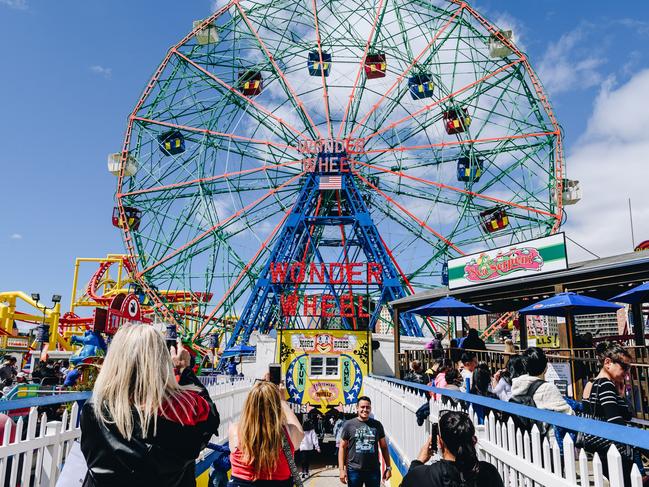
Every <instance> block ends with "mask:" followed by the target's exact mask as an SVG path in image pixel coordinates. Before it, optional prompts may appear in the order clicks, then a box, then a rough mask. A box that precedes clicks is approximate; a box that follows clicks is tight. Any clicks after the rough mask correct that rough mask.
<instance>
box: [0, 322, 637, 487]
mask: <svg viewBox="0 0 649 487" xmlns="http://www.w3.org/2000/svg"><path fill="white" fill-rule="evenodd" d="M469 338H472V334H471V333H469V334H468V336H467V340H468V339H469ZM478 339H479V337H478ZM435 340H437V342H435ZM465 343H466V340H465ZM468 343H469V346H471V347H472V346H475V345H476V342H475V337H473V339H472V340H471V341H469V342H468ZM430 349H431V350H432V351H433V354H434V355H435V356H436V360H435V363H434V364H433V365H432V366H431V367H430V368H428V369H427V370H422V369H423V367H422V365H421V363H419V362H418V361H413V362H412V363H411V364H410V372H409V374H408V375H407V377H406V380H409V381H412V382H415V383H421V384H429V385H432V386H435V387H436V388H437V389H438V390H437V391H436V392H435V393H434V394H431V395H430V397H431V398H433V399H441V400H442V402H443V403H446V404H448V403H449V402H451V403H452V404H458V403H462V405H463V406H464V407H466V408H468V406H469V404H472V406H473V410H474V412H475V413H476V415H477V416H478V420H479V422H482V421H483V420H484V418H485V416H486V415H488V414H489V412H490V409H489V408H487V407H484V406H482V405H480V404H477V403H471V398H470V397H464V398H463V397H460V396H458V395H457V394H455V395H453V396H454V397H449V396H446V395H445V394H444V390H447V391H455V392H469V393H471V394H473V395H477V396H483V397H487V398H490V399H494V400H502V401H510V402H514V403H520V404H525V405H532V406H535V407H536V408H539V409H545V410H550V411H556V412H560V413H564V414H568V415H573V414H575V411H576V410H578V411H580V413H581V414H587V415H589V416H591V417H594V418H596V419H601V420H603V421H608V422H611V423H617V424H626V423H627V422H628V421H629V420H630V419H631V410H630V408H629V406H628V404H627V402H626V401H625V398H624V381H625V377H626V375H627V373H628V371H629V367H630V360H631V357H630V355H629V353H628V352H627V351H626V350H625V349H624V348H623V347H621V346H620V345H617V344H608V343H600V344H599V345H598V346H597V353H598V357H599V361H600V364H601V369H600V372H599V374H598V375H597V376H596V377H594V378H592V380H590V381H589V382H588V384H587V385H586V387H585V389H584V400H583V401H582V402H581V403H580V404H579V407H577V406H576V405H575V402H574V401H571V400H570V399H568V398H565V397H563V396H562V395H561V393H560V391H559V390H558V389H557V387H556V386H555V385H554V384H553V383H551V382H548V381H546V380H545V378H544V374H545V372H546V369H547V365H548V359H547V357H546V355H545V353H544V351H543V350H542V349H541V348H537V347H530V348H528V349H527V350H525V351H523V352H522V353H516V351H515V350H511V351H510V352H509V355H508V360H507V361H506V366H505V367H504V368H503V369H502V370H498V371H496V372H495V373H494V374H492V371H491V370H490V369H489V367H488V366H487V365H486V364H485V363H479V362H478V360H477V357H476V354H475V352H474V351H472V350H471V349H469V348H468V347H467V348H465V349H460V354H459V359H458V360H457V361H455V360H453V359H452V358H449V356H450V354H448V355H449V356H447V354H446V353H445V352H444V349H443V346H442V341H441V337H439V336H437V337H435V339H434V341H433V344H432V347H431V348H430ZM439 352H441V353H439ZM64 366H65V364H63V363H60V364H57V363H55V362H52V363H49V362H44V363H43V365H42V366H41V367H40V368H39V370H42V373H46V374H48V375H46V376H57V377H58V378H59V379H60V377H61V375H62V374H63V371H61V368H63V367H64ZM51 371H54V374H52V372H51ZM0 380H2V381H8V380H19V373H18V372H17V370H16V368H15V361H14V360H12V359H11V358H7V360H5V361H4V363H3V366H2V367H0ZM284 398H285V391H283V390H282V386H281V385H277V384H275V383H273V382H271V381H270V375H268V376H267V377H265V378H264V379H261V380H258V381H256V382H255V384H254V386H253V387H252V388H251V390H250V392H249V394H248V396H247V398H246V400H245V403H244V405H243V410H242V414H241V416H240V419H239V421H238V422H236V423H231V424H230V425H229V430H228V439H229V441H228V444H227V445H225V446H224V445H215V444H210V443H209V440H210V438H211V437H212V436H213V435H215V434H218V427H219V423H220V417H219V412H218V409H217V405H215V404H214V402H213V401H212V400H211V398H210V396H209V394H208V392H207V390H206V388H205V387H204V386H203V385H202V383H201V382H200V381H199V379H198V378H197V377H196V376H195V374H194V372H193V368H192V360H191V356H190V354H189V353H188V352H187V350H185V349H183V348H182V345H181V344H180V343H179V344H178V347H171V349H169V348H168V346H167V344H166V343H165V341H164V339H163V337H162V335H161V334H160V333H159V332H157V331H156V330H155V329H154V328H153V327H150V326H145V325H130V326H124V327H122V328H121V329H120V330H119V331H118V332H117V333H116V334H115V336H114V338H113V341H112V345H111V347H110V349H109V351H108V353H107V355H106V357H105V360H104V363H103V366H102V368H101V371H100V373H99V375H98V377H97V380H96V383H95V387H94V390H93V396H92V399H91V400H89V401H88V402H86V403H85V405H84V406H83V408H82V412H81V420H80V422H81V440H80V450H81V452H82V454H83V456H84V458H85V461H86V464H87V471H85V472H84V479H83V485H84V486H85V487H91V486H96V487H103V486H113V485H159V486H174V487H184V486H193V485H195V472H194V465H195V460H196V458H197V457H198V455H199V453H200V452H201V450H202V449H203V448H205V447H206V446H209V447H211V448H212V449H214V450H216V451H217V459H216V460H215V461H214V465H213V466H214V471H213V473H212V476H211V484H210V485H211V486H212V487H225V485H226V484H227V485H229V486H230V487H291V486H293V485H295V486H297V487H302V481H303V480H304V479H305V478H306V477H308V476H309V473H310V465H311V463H312V460H313V458H312V457H313V452H320V451H321V447H322V444H321V441H322V431H323V430H324V428H323V425H324V424H327V425H328V426H330V428H329V429H331V430H332V432H333V435H334V437H335V440H336V457H337V461H338V469H339V477H340V481H341V483H343V484H348V485H349V487H363V486H365V487H378V486H379V485H380V484H381V482H382V481H387V480H388V479H390V477H391V474H392V468H391V462H390V455H389V453H388V446H387V442H386V437H385V430H384V428H383V425H382V424H381V422H380V421H379V420H378V419H377V418H375V417H374V415H373V413H372V403H371V399H370V398H369V397H367V396H361V397H359V398H358V404H357V415H356V417H354V418H351V419H347V420H346V421H345V419H344V418H343V417H342V416H341V415H331V416H330V417H328V418H325V417H324V416H322V415H310V416H307V418H306V420H305V421H304V424H302V422H301V421H300V420H299V419H298V418H297V417H296V415H295V414H294V412H293V410H292V409H291V408H290V406H289V405H288V403H287V402H286V401H285V399H284ZM492 410H493V412H494V413H495V414H497V415H500V414H501V413H500V411H499V409H498V408H493V409H492ZM513 419H514V420H515V421H516V420H520V421H523V422H522V423H520V424H517V425H518V426H519V427H522V428H529V427H530V426H529V422H528V423H527V424H526V423H525V422H524V420H525V418H516V417H514V418H513ZM327 421H328V422H329V423H331V424H329V423H327ZM537 424H538V423H537ZM541 426H542V425H540V424H539V427H541ZM545 426H546V427H545V428H542V427H541V432H542V434H543V435H553V434H554V435H557V438H558V439H560V437H561V435H565V434H568V433H571V432H566V431H565V430H561V429H560V428H552V427H551V425H545ZM434 431H435V434H434V435H433V436H432V437H431V438H429V440H428V441H427V442H426V443H425V444H424V445H422V448H421V451H420V453H419V455H418V457H417V459H416V460H414V461H413V462H412V464H411V466H410V469H409V471H408V473H407V474H406V475H405V476H404V478H403V483H402V485H403V487H414V486H417V485H424V484H425V485H426V486H427V487H437V486H440V487H441V486H446V485H464V486H467V487H482V486H501V485H503V482H502V479H501V478H500V476H499V474H498V472H497V470H496V469H495V468H494V467H493V466H492V465H490V464H488V463H485V462H481V461H479V459H478V456H477V453H476V447H475V445H476V441H477V440H476V436H475V427H474V424H473V422H472V420H471V418H469V415H468V414H466V413H463V412H461V411H445V412H443V413H441V414H440V417H439V418H438V423H437V424H436V425H435V428H434ZM581 441H582V443H583V444H582V445H581V446H582V447H583V448H585V449H586V450H587V451H591V452H595V451H597V448H599V449H600V451H597V452H598V453H600V458H601V459H602V462H603V467H604V472H605V474H606V472H607V469H608V465H607V464H606V454H605V452H604V451H602V450H601V449H602V448H606V449H608V447H609V446H610V443H609V444H607V445H603V446H602V445H601V444H600V445H599V446H595V443H596V442H594V441H592V439H591V440H589V438H588V435H585V438H581ZM616 446H618V445H616ZM618 449H619V450H620V453H621V454H622V456H623V467H624V471H625V477H626V478H630V475H629V473H630V470H631V467H632V466H633V464H634V463H637V461H638V456H637V452H634V451H633V449H630V448H627V447H624V446H623V445H620V446H619V448H618ZM435 452H437V453H439V461H436V462H434V463H433V464H432V465H427V462H428V461H429V460H430V459H431V456H432V455H433V454H434V453H435ZM381 457H382V460H383V462H382V463H381V461H380V459H381ZM298 464H299V465H300V466H301V467H302V468H301V472H300V471H299V469H298ZM639 466H641V464H640V465H639ZM228 470H230V472H231V478H230V480H228V478H227V475H226V472H227V471H228Z"/></svg>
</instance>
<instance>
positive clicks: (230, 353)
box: [221, 345, 257, 358]
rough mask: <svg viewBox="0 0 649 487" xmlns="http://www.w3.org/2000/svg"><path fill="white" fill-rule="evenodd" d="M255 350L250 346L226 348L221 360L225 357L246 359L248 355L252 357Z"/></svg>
mask: <svg viewBox="0 0 649 487" xmlns="http://www.w3.org/2000/svg"><path fill="white" fill-rule="evenodd" d="M256 351H257V349H256V348H255V347H251V346H250V345H235V346H234V347H230V348H226V349H225V350H224V351H223V355H222V356H221V357H222V358H227V357H246V356H249V355H254V354H255V353H256Z"/></svg>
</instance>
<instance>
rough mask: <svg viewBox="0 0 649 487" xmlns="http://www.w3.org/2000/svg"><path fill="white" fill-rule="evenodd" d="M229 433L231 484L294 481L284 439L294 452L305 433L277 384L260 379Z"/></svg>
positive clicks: (266, 485) (277, 486)
mask: <svg viewBox="0 0 649 487" xmlns="http://www.w3.org/2000/svg"><path fill="white" fill-rule="evenodd" d="M229 436H230V450H231V451H232V453H231V454H230V463H231V464H232V480H231V484H232V487H251V486H255V487H290V486H291V485H293V479H292V476H291V470H290V467H289V463H288V460H287V459H286V455H285V454H284V451H283V449H282V441H283V438H285V439H286V440H287V441H288V444H289V446H290V450H291V456H292V455H293V454H294V451H295V445H296V444H299V443H300V441H302V437H303V436H304V433H303V432H302V426H301V425H300V422H299V420H298V419H297V417H295V414H293V411H291V409H290V407H289V406H288V404H287V403H286V401H283V400H282V393H281V392H280V390H279V388H278V387H277V386H276V385H275V384H273V383H271V382H267V381H260V382H257V383H256V384H255V385H254V387H253V388H252V390H251V391H250V393H249V394H248V397H247V398H246V402H245V403H244V406H243V411H242V413H241V419H240V421H239V422H238V423H235V424H232V425H231V426H230V431H229Z"/></svg>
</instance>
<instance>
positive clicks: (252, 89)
mask: <svg viewBox="0 0 649 487" xmlns="http://www.w3.org/2000/svg"><path fill="white" fill-rule="evenodd" d="M237 88H238V89H239V91H240V92H241V93H243V94H244V95H245V96H257V95H258V94H259V93H261V92H262V90H263V89H264V78H263V77H262V76H261V72H260V71H254V70H248V71H239V80H238V81H237Z"/></svg>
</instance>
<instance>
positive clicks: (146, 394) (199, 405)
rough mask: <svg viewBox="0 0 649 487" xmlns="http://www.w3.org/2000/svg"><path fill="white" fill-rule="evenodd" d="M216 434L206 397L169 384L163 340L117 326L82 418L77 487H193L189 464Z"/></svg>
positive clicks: (151, 332)
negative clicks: (81, 473)
mask: <svg viewBox="0 0 649 487" xmlns="http://www.w3.org/2000/svg"><path fill="white" fill-rule="evenodd" d="M217 428H218V414H217V413H216V408H215V406H214V404H213V403H212V402H211V400H209V397H207V398H206V397H204V396H202V395H201V391H200V389H199V388H198V387H196V386H194V385H189V386H180V385H178V383H177V382H176V378H175V376H174V370H173V364H172V357H171V355H170V353H169V351H168V350H167V347H166V344H165V341H164V339H163V338H162V335H161V334H160V333H159V332H158V331H156V330H155V329H154V328H153V327H152V326H149V325H126V326H123V327H122V328H120V329H119V331H118V332H117V333H116V334H115V336H114V338H113V341H112V343H111V345H110V348H109V349H108V353H107V354H106V358H105V360H104V363H103V365H102V368H101V372H100V373H99V376H98V377H97V381H96V382H95V387H94V389H93V395H92V399H91V400H90V401H88V402H87V403H86V404H85V405H84V406H83V409H82V412H81V450H82V452H83V455H84V457H85V458H86V462H87V464H88V473H87V475H86V478H85V480H84V484H83V485H84V487H104V486H118V485H119V486H127V485H129V486H130V485H133V486H135V485H138V486H145V485H155V486H169V487H171V486H173V487H185V486H187V487H189V486H195V485H196V481H195V476H194V465H195V459H196V458H197V457H198V454H199V453H200V451H201V449H202V448H203V447H204V445H205V444H206V443H207V442H208V441H209V439H210V437H211V436H212V434H215V433H216V432H217Z"/></svg>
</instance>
